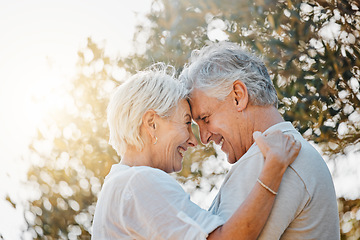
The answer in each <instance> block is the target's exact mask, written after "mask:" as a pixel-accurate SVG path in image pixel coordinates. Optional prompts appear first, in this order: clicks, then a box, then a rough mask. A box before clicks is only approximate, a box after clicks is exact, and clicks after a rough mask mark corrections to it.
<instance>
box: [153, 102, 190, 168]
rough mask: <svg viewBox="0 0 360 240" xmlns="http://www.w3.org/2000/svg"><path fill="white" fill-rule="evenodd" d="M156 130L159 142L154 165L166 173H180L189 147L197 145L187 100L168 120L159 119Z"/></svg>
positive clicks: (155, 151) (156, 147) (155, 146)
mask: <svg viewBox="0 0 360 240" xmlns="http://www.w3.org/2000/svg"><path fill="white" fill-rule="evenodd" d="M158 122H159V124H158V126H157V128H156V137H157V138H158V141H157V143H156V144H155V145H153V147H154V158H153V164H154V166H155V167H157V168H159V169H162V170H164V171H165V172H168V173H170V172H178V171H180V170H181V168H182V164H181V162H182V159H183V156H184V153H185V151H186V150H187V148H188V147H193V146H196V145H197V141H196V138H195V136H194V134H193V132H192V130H191V112H190V107H189V104H188V102H187V101H186V100H181V101H180V102H179V104H178V106H177V108H176V109H175V111H174V113H173V114H172V115H171V116H170V117H168V118H159V121H158Z"/></svg>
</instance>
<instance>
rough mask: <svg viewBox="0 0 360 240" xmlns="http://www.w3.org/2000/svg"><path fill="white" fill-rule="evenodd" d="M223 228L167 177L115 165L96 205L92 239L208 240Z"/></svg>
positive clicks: (155, 171) (145, 169) (215, 217)
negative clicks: (207, 238)
mask: <svg viewBox="0 0 360 240" xmlns="http://www.w3.org/2000/svg"><path fill="white" fill-rule="evenodd" d="M222 224H224V221H223V220H222V218H220V217H219V216H217V215H213V214H211V213H210V212H208V211H206V210H204V209H202V208H200V207H199V206H197V205H196V204H194V203H193V202H191V201H190V197H189V195H188V194H187V193H185V192H184V190H183V189H182V188H181V186H180V185H179V184H178V183H177V182H176V181H175V180H174V179H173V178H172V177H171V176H169V175H168V174H167V173H165V172H163V171H161V170H159V169H154V168H150V167H145V166H141V167H129V166H126V165H122V164H116V165H114V166H113V167H112V168H111V171H110V173H109V175H108V176H107V177H106V178H105V182H104V185H103V187H102V190H101V193H100V196H99V199H98V202H97V205H96V210H95V216H94V222H93V233H92V239H181V240H184V239H186V240H191V239H206V237H207V236H208V234H209V233H211V232H212V231H213V230H214V229H216V228H217V227H218V226H220V225H222Z"/></svg>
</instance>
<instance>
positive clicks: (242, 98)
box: [232, 80, 249, 112]
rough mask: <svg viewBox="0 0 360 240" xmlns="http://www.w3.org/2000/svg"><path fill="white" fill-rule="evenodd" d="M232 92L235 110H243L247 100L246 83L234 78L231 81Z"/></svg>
mask: <svg viewBox="0 0 360 240" xmlns="http://www.w3.org/2000/svg"><path fill="white" fill-rule="evenodd" d="M232 93H233V101H234V104H235V107H236V110H237V111H239V112H241V111H243V110H244V109H245V108H246V106H247V104H248V102H249V95H248V92H247V87H246V85H245V84H244V83H243V82H242V81H240V80H236V81H235V82H234V83H233V90H232Z"/></svg>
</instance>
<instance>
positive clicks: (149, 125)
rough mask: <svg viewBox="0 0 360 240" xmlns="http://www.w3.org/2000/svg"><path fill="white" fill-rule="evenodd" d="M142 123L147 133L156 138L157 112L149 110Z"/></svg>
mask: <svg viewBox="0 0 360 240" xmlns="http://www.w3.org/2000/svg"><path fill="white" fill-rule="evenodd" d="M142 121H143V126H144V128H145V129H146V131H147V132H148V133H149V134H150V135H151V136H152V137H154V136H155V129H156V128H157V126H156V112H155V111H154V110H152V109H149V110H147V111H146V112H145V113H144V115H143V117H142Z"/></svg>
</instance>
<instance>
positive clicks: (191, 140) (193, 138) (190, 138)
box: [187, 130, 198, 147]
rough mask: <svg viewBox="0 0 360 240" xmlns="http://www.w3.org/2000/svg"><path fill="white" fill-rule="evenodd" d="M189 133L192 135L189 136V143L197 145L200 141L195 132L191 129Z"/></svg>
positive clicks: (192, 145) (193, 145) (191, 145)
mask: <svg viewBox="0 0 360 240" xmlns="http://www.w3.org/2000/svg"><path fill="white" fill-rule="evenodd" d="M189 134H190V137H189V139H188V141H187V143H188V144H189V146H190V147H195V146H197V144H198V142H197V140H196V137H195V135H194V133H193V132H192V131H191V130H190V132H189Z"/></svg>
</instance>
